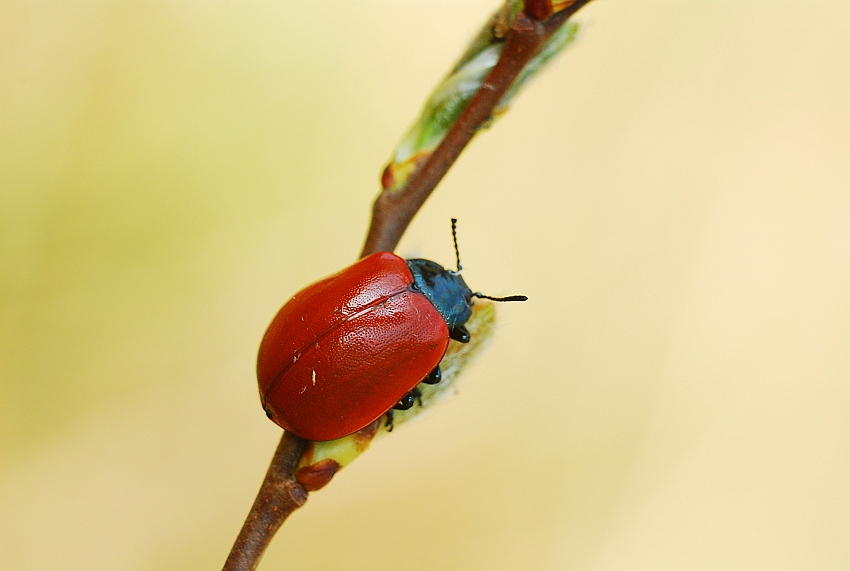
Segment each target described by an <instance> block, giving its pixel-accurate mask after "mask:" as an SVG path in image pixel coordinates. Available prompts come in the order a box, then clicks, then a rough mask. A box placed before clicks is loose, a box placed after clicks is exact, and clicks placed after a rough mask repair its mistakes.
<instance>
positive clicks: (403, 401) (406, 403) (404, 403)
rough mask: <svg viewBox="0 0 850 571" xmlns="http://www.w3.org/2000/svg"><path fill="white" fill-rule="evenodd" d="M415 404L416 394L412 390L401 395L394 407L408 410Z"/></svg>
mask: <svg viewBox="0 0 850 571" xmlns="http://www.w3.org/2000/svg"><path fill="white" fill-rule="evenodd" d="M414 390H416V389H414ZM414 404H416V396H415V395H414V394H413V391H410V392H409V393H407V394H406V395H404V396H403V397H401V398H400V399H399V401H398V402H397V403H396V404H395V406H394V407H393V408H394V409H395V410H407V409H409V408H411V407H412V406H413V405H414Z"/></svg>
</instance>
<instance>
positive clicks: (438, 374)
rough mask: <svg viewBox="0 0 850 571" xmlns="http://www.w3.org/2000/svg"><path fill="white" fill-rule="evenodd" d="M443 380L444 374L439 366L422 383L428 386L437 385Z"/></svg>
mask: <svg viewBox="0 0 850 571" xmlns="http://www.w3.org/2000/svg"><path fill="white" fill-rule="evenodd" d="M442 380H443V372H442V371H441V370H440V366H439V365H437V366H436V367H435V368H434V370H433V371H431V372H430V373H428V376H427V377H425V378H424V379H422V382H423V383H425V384H426V385H436V384H437V383H439V382H440V381H442Z"/></svg>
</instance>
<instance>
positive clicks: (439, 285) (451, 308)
mask: <svg viewBox="0 0 850 571" xmlns="http://www.w3.org/2000/svg"><path fill="white" fill-rule="evenodd" d="M456 224H457V219H455V218H452V239H453V240H454V245H455V259H456V260H457V270H454V271H452V270H447V269H445V268H444V267H443V266H441V265H440V264H438V263H436V262H432V261H431V260H423V259H413V260H407V267H408V268H410V273H412V274H413V284H412V285H411V286H410V287H411V288H412V289H413V290H415V291H419V292H421V293H422V294H424V295H425V297H427V298H428V301H430V302H431V303H432V304H434V307H436V308H437V311H438V312H440V315H442V316H443V319H445V320H446V325H448V326H449V329H450V330H451V329H454V328H456V327H460V326H461V325H463V324H464V323H466V322H467V321H468V320H469V317H470V316H471V315H472V303H473V302H472V298H474V297H479V298H483V299H491V300H493V301H525V300H526V299H528V298H527V297H525V296H524V295H512V296H508V297H490V296H489V295H484V294H482V293H480V292H476V293H473V292H472V290H471V289H469V286H468V285H466V282H465V281H463V276H461V275H460V270H461V265H460V252H459V251H458V247H457V232H456V229H455V226H456Z"/></svg>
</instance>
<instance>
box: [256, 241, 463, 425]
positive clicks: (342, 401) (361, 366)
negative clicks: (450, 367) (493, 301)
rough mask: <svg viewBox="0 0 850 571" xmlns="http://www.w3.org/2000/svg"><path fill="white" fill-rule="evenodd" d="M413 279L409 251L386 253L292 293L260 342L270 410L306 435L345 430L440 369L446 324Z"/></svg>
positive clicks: (282, 422) (262, 378) (446, 337)
mask: <svg viewBox="0 0 850 571" xmlns="http://www.w3.org/2000/svg"><path fill="white" fill-rule="evenodd" d="M412 283H413V275H412V274H411V272H410V269H409V268H408V266H407V263H406V262H405V261H404V260H403V259H402V258H400V257H398V256H396V255H395V254H392V253H390V252H379V253H377V254H373V255H371V256H368V257H366V258H363V259H362V260H360V261H359V262H357V263H355V264H353V265H351V266H349V267H348V268H346V269H344V270H342V271H341V272H339V273H337V274H335V275H332V276H330V277H328V278H325V279H323V280H321V281H318V282H316V283H314V284H313V285H310V286H308V287H307V288H305V289H303V290H302V291H300V292H299V293H298V294H296V295H295V296H293V298H292V299H291V300H290V301H289V302H288V303H287V304H286V305H284V306H283V307H282V308H281V309H280V311H278V313H277V315H276V316H275V318H274V320H273V321H272V323H271V325H270V326H269V328H268V330H267V331H266V334H265V336H264V337H263V341H262V343H261V344H260V352H259V357H258V360H257V376H258V379H259V385H260V394H261V397H262V399H263V403H264V408H265V409H266V411H267V412H270V413H271V414H270V418H271V419H272V420H273V421H274V422H275V423H277V424H278V425H280V426H282V427H283V428H284V429H285V430H288V431H290V432H293V433H294V434H297V435H298V436H301V437H302V438H306V439H308V440H332V439H335V438H340V437H342V436H345V435H347V434H351V433H352V432H355V431H357V430H359V429H361V428H363V427H364V426H366V425H367V424H369V423H371V422H372V421H374V420H376V419H377V418H379V417H380V416H381V415H383V414H384V413H385V412H387V411H388V410H389V409H391V408H392V407H393V406H394V405H395V404H396V403H398V402H399V399H401V397H403V396H404V395H405V394H406V393H408V392H410V391H411V390H412V389H413V388H414V387H415V386H416V385H417V384H419V382H420V381H422V379H424V378H425V377H426V376H427V375H428V373H430V372H431V371H432V370H433V369H434V368H436V367H437V365H439V363H440V360H441V359H442V358H443V355H444V354H445V352H446V347H447V346H448V341H449V331H448V326H447V325H446V322H445V320H444V319H443V318H442V316H441V315H440V313H439V312H438V311H437V309H436V308H435V307H434V305H433V304H432V303H431V302H430V301H428V299H427V298H426V297H425V296H424V295H423V294H422V293H418V292H415V291H412V290H411V289H410V285H411V284H412Z"/></svg>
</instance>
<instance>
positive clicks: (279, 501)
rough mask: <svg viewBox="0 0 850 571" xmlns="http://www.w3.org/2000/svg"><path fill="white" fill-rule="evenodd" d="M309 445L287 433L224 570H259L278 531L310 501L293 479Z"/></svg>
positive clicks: (282, 439)
mask: <svg viewBox="0 0 850 571" xmlns="http://www.w3.org/2000/svg"><path fill="white" fill-rule="evenodd" d="M306 445H307V441H306V440H304V439H303V438H300V437H298V436H295V435H294V434H290V433H289V432H284V433H283V437H282V438H281V439H280V444H278V446H277V450H276V451H275V453H274V457H273V458H272V462H271V465H269V469H268V472H266V477H265V478H264V479H263V483H262V485H261V486H260V491H259V492H258V493H257V499H256V500H254V505H253V506H251V511H250V512H248V517H247V518H246V519H245V523H244V524H243V526H242V530H241V531H240V532H239V536H238V537H237V538H236V542H235V543H234V544H233V549H231V550H230V555H229V556H228V557H227V561H226V562H225V563H224V568H223V570H222V571H253V570H254V569H256V568H257V565H259V563H260V558H262V556H263V553H264V552H265V551H266V547H268V545H269V542H271V540H272V537H274V534H275V532H276V531H277V530H278V528H279V527H280V526H281V525H282V524H283V522H284V520H286V518H287V517H289V514H291V513H292V512H294V511H295V510H297V509H298V508H300V507H301V506H303V505H304V502H306V501H307V492H306V491H305V490H304V488H303V487H301V484H299V483H298V482H296V481H295V478H294V477H293V476H292V473H293V472H294V471H295V467H296V466H297V465H298V460H299V459H300V458H301V454H302V453H303V452H304V447H305V446H306Z"/></svg>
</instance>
